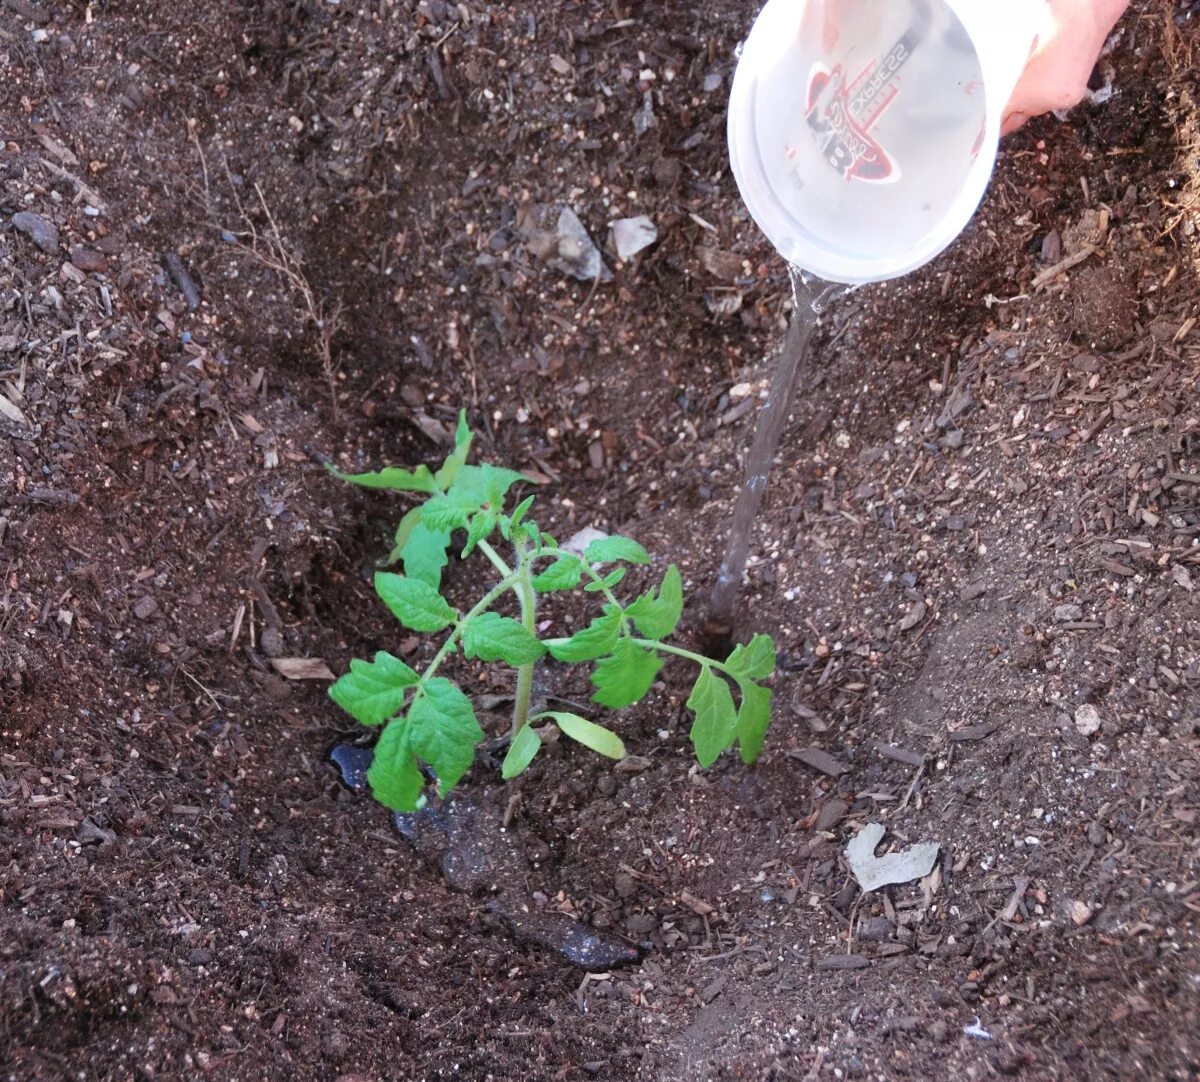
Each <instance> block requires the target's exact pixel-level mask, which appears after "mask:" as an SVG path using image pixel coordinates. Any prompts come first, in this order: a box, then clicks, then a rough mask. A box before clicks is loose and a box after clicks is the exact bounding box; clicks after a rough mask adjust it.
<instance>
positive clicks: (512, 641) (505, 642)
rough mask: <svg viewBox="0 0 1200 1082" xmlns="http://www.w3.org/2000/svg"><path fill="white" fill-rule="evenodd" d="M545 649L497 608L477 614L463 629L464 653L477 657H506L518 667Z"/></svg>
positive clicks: (515, 621) (484, 659)
mask: <svg viewBox="0 0 1200 1082" xmlns="http://www.w3.org/2000/svg"><path fill="white" fill-rule="evenodd" d="M545 652H546V647H545V646H543V645H542V644H541V643H540V642H538V640H537V639H536V638H535V637H534V636H533V634H532V633H531V632H529V631H528V630H527V629H526V628H525V627H524V626H523V625H522V624H521V623H520V622H519V621H517V620H514V619H512V618H511V617H509V616H501V615H500V614H499V613H498V612H485V613H482V614H481V615H479V616H476V617H475V618H474V619H473V620H471V621H470V622H469V623H468V624H467V627H466V630H465V631H464V632H463V653H465V654H466V655H467V657H474V658H478V659H479V660H480V661H505V662H507V663H508V664H509V665H511V666H512V667H513V668H519V667H520V666H522V665H528V664H530V663H531V662H534V661H537V659H538V658H540V657H541V656H542V655H543V654H545Z"/></svg>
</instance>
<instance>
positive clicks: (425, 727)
mask: <svg viewBox="0 0 1200 1082" xmlns="http://www.w3.org/2000/svg"><path fill="white" fill-rule="evenodd" d="M407 721H408V746H409V748H411V749H412V752H413V754H414V755H418V756H420V757H421V758H422V759H424V760H425V762H427V763H428V764H429V765H430V766H431V767H433V770H434V773H436V774H437V779H438V795H439V796H445V795H446V794H447V793H448V792H449V791H450V790H451V789H453V788H454V786H456V785H457V784H458V783H459V781H460V780H461V779H462V776H463V775H464V774H465V773H466V772H467V771H468V770H470V769H471V764H472V763H473V762H474V761H475V747H476V745H477V744H478V743H479V742H480V741H481V740H482V739H483V730H482V729H481V728H480V727H479V722H477V721H476V720H475V711H474V710H473V709H472V707H471V700H470V699H468V698H467V697H466V696H465V695H464V694H463V693H462V692H461V691H460V690H459V689H458V686H457V685H456V684H454V683H452V682H451V681H449V680H446V679H445V678H443V677H441V676H435V677H434V678H433V679H431V680H426V681H425V682H424V683H422V685H421V694H420V695H418V696H417V698H416V699H415V700H413V704H412V708H411V709H410V710H409V712H408V719H407Z"/></svg>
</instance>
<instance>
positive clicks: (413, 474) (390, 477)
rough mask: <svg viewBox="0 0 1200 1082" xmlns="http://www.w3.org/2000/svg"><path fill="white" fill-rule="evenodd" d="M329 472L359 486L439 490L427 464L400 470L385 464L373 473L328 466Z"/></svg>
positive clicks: (404, 490)
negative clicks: (343, 470)
mask: <svg viewBox="0 0 1200 1082" xmlns="http://www.w3.org/2000/svg"><path fill="white" fill-rule="evenodd" d="M329 472H330V473H332V474H333V475H334V477H336V478H338V480H340V481H347V482H349V483H350V484H352V485H358V487H359V488H376V489H386V490H387V491H389V492H425V493H434V492H440V491H441V489H439V488H438V483H437V481H436V480H435V479H434V476H433V474H432V473H430V472H429V467H428V466H418V467H417V468H416V469H415V470H402V469H400V468H399V467H398V466H387V467H385V468H384V469H382V470H377V471H376V472H375V473H342V472H341V471H340V470H335V469H334V468H333V467H332V466H330V467H329Z"/></svg>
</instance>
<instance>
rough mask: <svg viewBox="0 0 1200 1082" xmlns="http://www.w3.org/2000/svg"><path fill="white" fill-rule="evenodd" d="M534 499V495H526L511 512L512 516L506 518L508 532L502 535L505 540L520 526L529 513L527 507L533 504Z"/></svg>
mask: <svg viewBox="0 0 1200 1082" xmlns="http://www.w3.org/2000/svg"><path fill="white" fill-rule="evenodd" d="M535 499H537V497H536V496H526V497H525V499H523V500H522V501H521V502H520V503H519V504H517V509H516V510H515V511H514V512H513V513H512V518H511V519H509V520H508V532H507V533H505V535H504V539H505V540H506V541H507V540H508V539H509V538H510V537H512V536H513V534H515V533H516V532H517V531H518V530H519V529H520V528H521V523H522V522H524V521H525V516H526V515H527V514H529V509H530V508H531V507H532V506H533V501H534V500H535ZM531 525H532V523H531Z"/></svg>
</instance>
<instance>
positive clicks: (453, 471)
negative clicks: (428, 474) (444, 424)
mask: <svg viewBox="0 0 1200 1082" xmlns="http://www.w3.org/2000/svg"><path fill="white" fill-rule="evenodd" d="M474 438H475V437H474V436H473V435H472V434H471V429H470V427H469V426H468V425H467V411H466V410H459V412H458V429H457V431H456V432H455V433H454V450H453V451H452V452H451V453H450V455H449V457H448V458H447V459H446V461H445V462H443V463H442V468H441V469H440V470H438V471H437V475H436V477H435V478H434V479H435V480H436V481H437V484H438V487H439V488H440V489H442V490H443V491H445V490H446V489H448V488H449V487H450V486H451V485H453V484H454V478H455V477H456V476H457V475H458V471H459V469H460V468H461V467H462V466H463V465H465V464H466V461H467V455H469V454H470V453H471V441H472V440H473V439H474Z"/></svg>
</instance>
